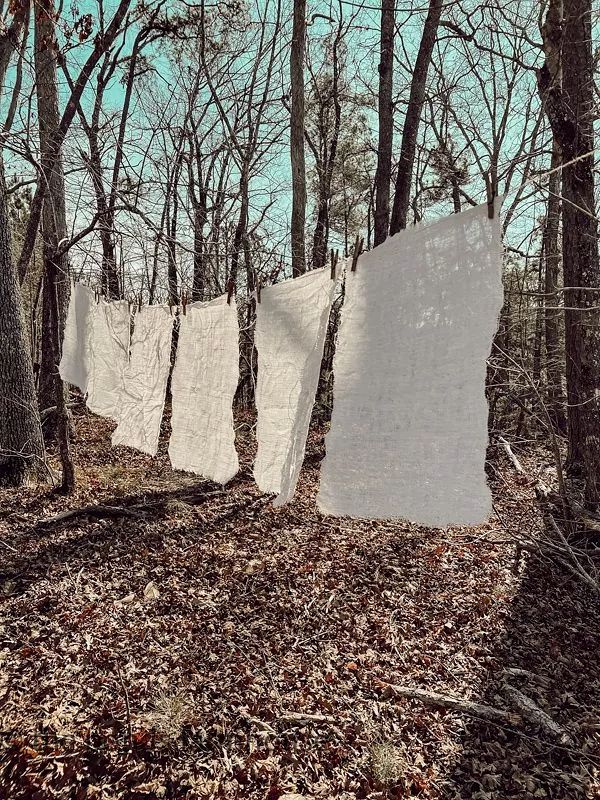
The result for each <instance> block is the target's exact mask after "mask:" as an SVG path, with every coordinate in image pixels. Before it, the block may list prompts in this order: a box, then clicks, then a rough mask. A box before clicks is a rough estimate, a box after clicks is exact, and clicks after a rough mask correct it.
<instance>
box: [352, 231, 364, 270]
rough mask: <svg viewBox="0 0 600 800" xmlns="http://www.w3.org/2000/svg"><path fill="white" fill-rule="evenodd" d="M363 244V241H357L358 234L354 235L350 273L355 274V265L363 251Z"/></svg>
mask: <svg viewBox="0 0 600 800" xmlns="http://www.w3.org/2000/svg"><path fill="white" fill-rule="evenodd" d="M364 243H365V240H364V239H359V236H358V234H356V239H355V241H354V252H353V253H352V266H351V267H350V271H351V272H356V265H357V264H358V259H359V256H360V254H361V253H362V251H363V245H364Z"/></svg>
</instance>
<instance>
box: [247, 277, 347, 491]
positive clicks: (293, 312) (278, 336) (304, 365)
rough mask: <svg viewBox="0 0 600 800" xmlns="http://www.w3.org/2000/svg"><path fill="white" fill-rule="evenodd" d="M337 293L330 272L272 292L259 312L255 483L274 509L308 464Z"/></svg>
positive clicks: (273, 288)
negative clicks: (312, 422)
mask: <svg viewBox="0 0 600 800" xmlns="http://www.w3.org/2000/svg"><path fill="white" fill-rule="evenodd" d="M335 289H336V281H335V280H332V279H331V277H330V270H329V269H319V270H314V271H312V272H308V273H307V274H306V275H303V276H302V277H299V278H294V279H293V280H289V281H285V282H284V283H279V284H277V285H276V286H269V287H266V288H264V289H263V290H262V292H261V302H260V303H258V304H257V306H256V335H255V343H256V348H257V350H258V380H257V386H256V408H257V411H258V417H257V425H256V435H257V439H258V451H257V455H256V461H255V464H254V478H255V480H256V482H257V484H258V486H259V488H260V489H261V490H262V491H263V492H275V493H276V494H277V497H276V498H275V501H274V505H275V506H281V505H284V503H287V502H288V501H289V500H291V499H292V497H293V495H294V492H295V490H296V483H297V481H298V476H299V474H300V469H301V467H302V461H303V459H304V451H305V447H306V436H307V433H308V426H309V423H310V417H311V413H312V408H313V404H314V400H315V393H316V391H317V384H318V382H319V368H320V366H321V359H322V357H323V345H324V342H325V335H326V333H327V322H328V319H329V312H330V310H331V304H332V302H333V298H334V293H335Z"/></svg>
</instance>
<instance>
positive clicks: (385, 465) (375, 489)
mask: <svg viewBox="0 0 600 800" xmlns="http://www.w3.org/2000/svg"><path fill="white" fill-rule="evenodd" d="M499 207H500V200H497V201H496V209H497V210H496V214H495V218H494V219H493V220H490V219H488V217H487V205H482V206H478V207H475V208H472V209H470V210H468V211H465V212H463V213H461V214H454V215H452V216H450V217H448V218H447V219H444V220H442V221H440V222H437V223H434V224H431V225H427V226H424V227H420V228H417V229H416V230H406V231H403V232H401V233H399V234H398V235H396V236H393V237H391V238H390V239H388V240H386V242H384V243H383V244H382V245H380V246H379V247H377V248H375V249H374V250H372V251H370V252H369V253H366V254H364V255H363V256H362V257H361V258H360V259H359V262H358V267H357V270H356V272H348V273H347V279H346V291H345V299H344V306H343V308H342V316H341V325H340V331H339V337H338V342H337V348H336V353H335V358H334V405H333V415H332V421H331V428H330V431H329V433H328V435H327V437H326V453H327V454H326V457H325V459H324V462H323V464H322V469H321V485H320V491H319V495H318V505H319V507H320V509H321V510H322V511H323V512H325V513H327V514H334V515H348V516H353V517H368V518H389V517H401V518H404V519H408V520H412V521H414V522H417V523H420V524H423V525H429V526H436V527H444V526H447V525H451V524H453V525H474V524H478V523H481V522H483V521H484V520H485V519H486V518H487V517H488V516H489V514H490V512H491V495H490V490H489V488H488V486H487V483H486V478H485V472H484V463H485V453H486V446H487V442H488V432H487V416H488V408H487V403H486V398H485V393H484V388H485V377H486V360H487V358H488V356H489V353H490V349H491V344H492V338H493V335H494V332H495V330H496V326H497V318H498V313H499V311H500V307H501V305H502V282H501V272H502V245H501V230H502V229H501V220H500V218H499V217H500V215H499V213H498V209H499Z"/></svg>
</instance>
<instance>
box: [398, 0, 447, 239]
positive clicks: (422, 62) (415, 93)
mask: <svg viewBox="0 0 600 800" xmlns="http://www.w3.org/2000/svg"><path fill="white" fill-rule="evenodd" d="M443 5H444V3H443V0H429V12H428V14H427V18H426V20H425V25H424V27H423V35H422V37H421V44H420V45H419V52H418V54H417V60H416V62H415V68H414V71H413V76H412V81H411V85H410V97H409V100H408V108H407V110H406V118H405V120H404V128H403V129H402V144H401V147H400V163H399V164H398V175H397V177H396V193H395V195H394V206H393V208H392V219H391V221H390V233H391V234H394V233H398V231H400V230H403V229H404V228H406V220H407V217H408V209H409V205H410V186H411V183H412V173H413V165H414V161H415V153H416V150H417V134H418V132H419V123H420V121H421V111H422V110H423V103H424V101H425V87H426V84H427V73H428V72H429V64H430V63H431V54H432V53H433V48H434V46H435V42H436V39H437V31H438V25H439V23H440V17H441V14H442V8H443Z"/></svg>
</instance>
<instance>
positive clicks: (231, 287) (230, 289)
mask: <svg viewBox="0 0 600 800" xmlns="http://www.w3.org/2000/svg"><path fill="white" fill-rule="evenodd" d="M234 292H235V281H234V280H233V278H229V280H228V281H227V305H228V306H230V305H231V298H232V297H233V293H234Z"/></svg>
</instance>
